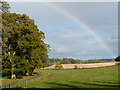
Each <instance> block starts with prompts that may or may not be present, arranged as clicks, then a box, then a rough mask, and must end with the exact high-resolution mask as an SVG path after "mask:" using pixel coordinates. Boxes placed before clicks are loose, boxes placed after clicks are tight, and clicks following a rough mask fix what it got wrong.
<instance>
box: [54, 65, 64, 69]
mask: <svg viewBox="0 0 120 90" xmlns="http://www.w3.org/2000/svg"><path fill="white" fill-rule="evenodd" d="M55 69H63V66H62V65H61V64H56V65H55Z"/></svg>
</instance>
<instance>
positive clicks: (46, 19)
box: [9, 2, 118, 60]
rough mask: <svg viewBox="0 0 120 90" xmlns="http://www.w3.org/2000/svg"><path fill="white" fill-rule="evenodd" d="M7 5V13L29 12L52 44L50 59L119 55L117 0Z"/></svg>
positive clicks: (11, 3)
mask: <svg viewBox="0 0 120 90" xmlns="http://www.w3.org/2000/svg"><path fill="white" fill-rule="evenodd" d="M9 4H10V7H11V9H10V12H12V13H19V14H26V15H28V16H29V17H30V18H31V19H34V20H35V24H36V25H37V26H38V28H39V30H40V31H43V32H44V33H45V37H46V38H45V40H44V41H45V42H46V43H48V44H49V45H50V46H51V48H50V49H51V51H50V52H49V57H50V58H74V59H80V60H88V59H101V58H114V57H116V56H117V54H118V35H117V34H118V26H117V25H118V23H117V22H118V21H117V20H118V6H117V5H118V3H117V2H51V3H48V2H9ZM75 19H76V20H75ZM81 24H82V25H83V27H82V25H81ZM87 27H88V28H87ZM98 36H99V38H98ZM102 42H103V43H102ZM104 43H105V44H104ZM108 47H109V48H108Z"/></svg>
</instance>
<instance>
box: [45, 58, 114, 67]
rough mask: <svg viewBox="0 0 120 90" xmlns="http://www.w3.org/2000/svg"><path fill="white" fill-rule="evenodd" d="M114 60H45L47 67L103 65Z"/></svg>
mask: <svg viewBox="0 0 120 90" xmlns="http://www.w3.org/2000/svg"><path fill="white" fill-rule="evenodd" d="M114 61H115V60H114V59H90V60H79V59H73V58H62V59H59V58H50V59H48V60H47V66H51V65H54V64H58V63H60V64H87V63H103V62H114Z"/></svg>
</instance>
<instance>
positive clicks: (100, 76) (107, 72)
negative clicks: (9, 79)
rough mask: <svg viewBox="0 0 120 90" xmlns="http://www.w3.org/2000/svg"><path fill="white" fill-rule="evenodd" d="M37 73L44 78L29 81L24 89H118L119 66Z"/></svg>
mask: <svg viewBox="0 0 120 90" xmlns="http://www.w3.org/2000/svg"><path fill="white" fill-rule="evenodd" d="M35 72H38V73H43V76H42V78H38V79H37V80H34V81H29V82H28V83H27V85H22V86H21V87H22V88H23V87H26V88H118V66H110V67H102V68H92V69H73V70H37V69H36V70H35ZM49 73H50V74H49Z"/></svg>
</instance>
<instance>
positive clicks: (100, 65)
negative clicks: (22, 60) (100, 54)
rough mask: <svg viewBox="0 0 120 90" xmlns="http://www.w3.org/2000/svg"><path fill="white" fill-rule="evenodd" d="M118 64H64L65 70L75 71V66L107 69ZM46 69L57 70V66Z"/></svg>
mask: <svg viewBox="0 0 120 90" xmlns="http://www.w3.org/2000/svg"><path fill="white" fill-rule="evenodd" d="M115 64H116V62H107V63H92V64H62V66H63V69H73V68H75V66H77V67H78V68H95V67H105V66H113V65H115ZM44 69H55V65H52V66H50V67H46V68H44Z"/></svg>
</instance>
